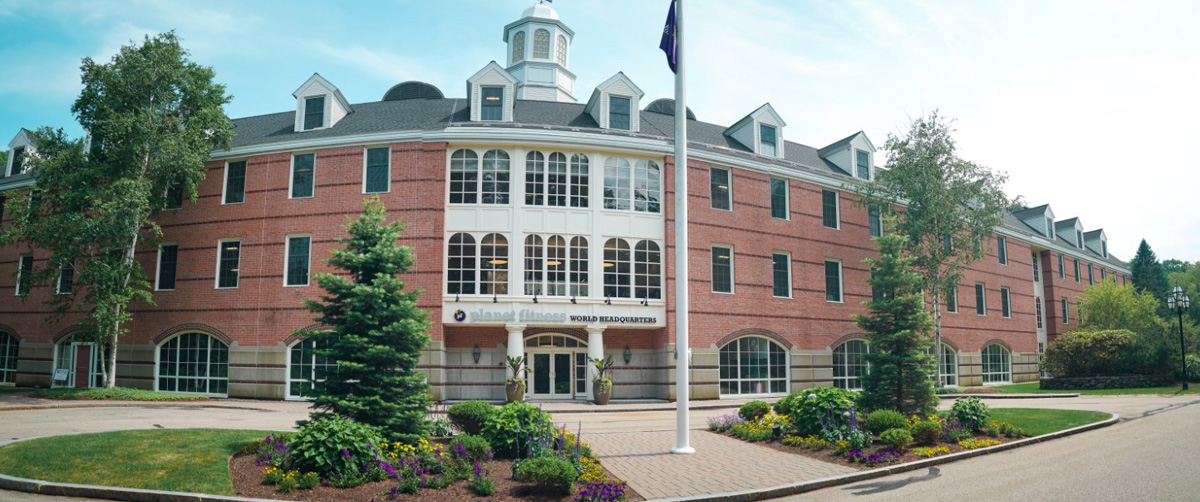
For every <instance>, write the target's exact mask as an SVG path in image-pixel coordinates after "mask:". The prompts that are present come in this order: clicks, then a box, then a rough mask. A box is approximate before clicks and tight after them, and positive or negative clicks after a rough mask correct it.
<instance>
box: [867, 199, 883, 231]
mask: <svg viewBox="0 0 1200 502" xmlns="http://www.w3.org/2000/svg"><path fill="white" fill-rule="evenodd" d="M867 227H868V228H869V230H870V232H871V237H880V236H882V235H883V220H882V219H881V218H880V215H879V206H871V207H868V208H867Z"/></svg>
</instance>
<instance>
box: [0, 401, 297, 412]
mask: <svg viewBox="0 0 1200 502" xmlns="http://www.w3.org/2000/svg"><path fill="white" fill-rule="evenodd" d="M184 403H188V401H110V402H106V401H98V402H95V403H79V404H47V405H29V406H0V413H4V412H6V411H30V410H61V409H70V408H166V407H170V406H189V407H193V408H212V409H218V410H247V411H268V412H273V411H277V410H272V409H269V408H253V407H250V406H229V405H220V404H184ZM191 403H195V401H191Z"/></svg>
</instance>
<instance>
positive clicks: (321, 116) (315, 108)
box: [304, 96, 325, 131]
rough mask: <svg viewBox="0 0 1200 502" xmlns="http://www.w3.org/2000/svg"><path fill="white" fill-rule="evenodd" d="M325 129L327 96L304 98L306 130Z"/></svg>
mask: <svg viewBox="0 0 1200 502" xmlns="http://www.w3.org/2000/svg"><path fill="white" fill-rule="evenodd" d="M322 127H325V96H312V97H308V98H304V130H305V131H308V130H311V129H319V128H322Z"/></svg>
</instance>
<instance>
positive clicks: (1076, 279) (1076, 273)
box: [1074, 258, 1079, 282]
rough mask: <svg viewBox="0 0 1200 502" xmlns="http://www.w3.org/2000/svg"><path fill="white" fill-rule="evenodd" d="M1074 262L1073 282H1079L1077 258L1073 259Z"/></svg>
mask: <svg viewBox="0 0 1200 502" xmlns="http://www.w3.org/2000/svg"><path fill="white" fill-rule="evenodd" d="M1074 262H1075V282H1079V258H1075V259H1074Z"/></svg>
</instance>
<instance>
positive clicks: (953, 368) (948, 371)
mask: <svg viewBox="0 0 1200 502" xmlns="http://www.w3.org/2000/svg"><path fill="white" fill-rule="evenodd" d="M940 356H941V359H939V360H938V361H937V362H936V364H938V365H939V366H940V367H941V370H942V371H941V374H942V385H951V386H954V385H958V353H957V352H955V350H954V349H953V348H951V347H950V345H949V344H946V343H943V344H942V353H941V354H940Z"/></svg>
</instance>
